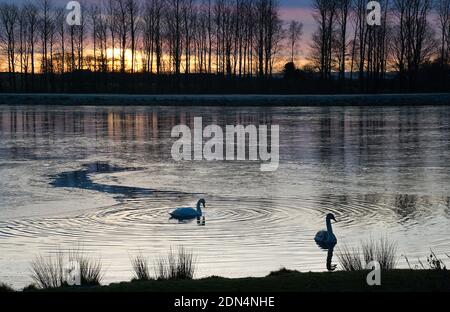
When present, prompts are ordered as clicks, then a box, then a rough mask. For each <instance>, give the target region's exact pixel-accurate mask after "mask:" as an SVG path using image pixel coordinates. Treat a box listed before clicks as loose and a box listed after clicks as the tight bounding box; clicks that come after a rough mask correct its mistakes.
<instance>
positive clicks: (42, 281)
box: [31, 251, 103, 289]
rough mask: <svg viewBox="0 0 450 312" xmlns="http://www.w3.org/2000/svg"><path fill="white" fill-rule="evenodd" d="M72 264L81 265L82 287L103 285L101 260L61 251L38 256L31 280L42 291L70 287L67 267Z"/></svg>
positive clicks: (77, 252) (32, 269)
mask: <svg viewBox="0 0 450 312" xmlns="http://www.w3.org/2000/svg"><path fill="white" fill-rule="evenodd" d="M71 262H76V263H77V264H78V265H79V269H80V272H79V273H80V276H79V277H80V283H81V285H80V286H98V285H100V284H101V280H102V278H103V267H102V263H101V261H100V260H93V259H90V258H87V257H86V256H84V255H83V254H82V253H81V252H79V251H69V253H68V255H67V256H66V255H64V254H63V253H62V252H61V251H59V252H57V253H56V255H53V256H52V255H50V256H47V257H44V256H37V257H36V258H35V259H34V260H33V261H32V262H31V278H32V279H33V281H34V285H35V287H37V288H41V289H51V288H59V287H68V286H69V285H68V283H67V281H66V272H65V269H66V268H65V266H66V265H67V264H69V263H71Z"/></svg>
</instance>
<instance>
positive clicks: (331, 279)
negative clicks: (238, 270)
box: [47, 270, 450, 293]
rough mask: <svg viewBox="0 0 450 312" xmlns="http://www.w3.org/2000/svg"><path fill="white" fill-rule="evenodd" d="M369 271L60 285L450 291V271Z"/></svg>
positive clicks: (182, 289) (142, 288) (131, 289)
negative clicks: (375, 277)
mask: <svg viewBox="0 0 450 312" xmlns="http://www.w3.org/2000/svg"><path fill="white" fill-rule="evenodd" d="M366 276H367V272H363V271H354V272H344V271H339V272H333V273H328V272H324V273H300V272H296V271H283V270H282V271H279V272H274V273H271V274H270V275H268V276H266V277H261V278H235V279H229V278H222V277H209V278H204V279H198V280H165V281H156V280H149V281H132V282H122V283H115V284H111V285H108V286H98V287H79V288H59V289H53V290H47V291H57V292H60V291H64V292H72V291H74V292H79V291H82V292H183V293H185V292H322V291H358V292H360V291H389V292H398V291H446V292H448V291H450V272H449V271H432V270H391V271H384V272H382V275H381V283H382V285H381V286H374V287H369V286H368V285H367V283H366Z"/></svg>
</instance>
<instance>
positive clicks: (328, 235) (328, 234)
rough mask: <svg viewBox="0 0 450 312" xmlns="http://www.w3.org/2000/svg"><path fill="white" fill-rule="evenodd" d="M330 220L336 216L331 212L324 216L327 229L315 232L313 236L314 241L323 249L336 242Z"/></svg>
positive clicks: (332, 245)
mask: <svg viewBox="0 0 450 312" xmlns="http://www.w3.org/2000/svg"><path fill="white" fill-rule="evenodd" d="M331 220H334V221H336V218H335V217H334V215H333V214H332V213H329V214H327V217H326V224H327V230H326V231H325V230H322V231H319V232H317V234H316V237H314V240H315V241H316V243H317V244H318V245H319V246H320V247H323V248H324V249H329V248H330V247H334V245H336V243H337V239H336V236H334V233H333V228H332V227H331Z"/></svg>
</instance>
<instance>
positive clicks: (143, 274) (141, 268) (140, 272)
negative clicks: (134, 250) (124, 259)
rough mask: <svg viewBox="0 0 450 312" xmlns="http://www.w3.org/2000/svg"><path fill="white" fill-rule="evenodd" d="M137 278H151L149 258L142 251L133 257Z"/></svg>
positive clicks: (144, 279)
mask: <svg viewBox="0 0 450 312" xmlns="http://www.w3.org/2000/svg"><path fill="white" fill-rule="evenodd" d="M131 264H132V266H133V271H134V276H135V278H134V279H135V280H138V281H148V280H150V279H151V277H150V271H149V268H148V267H149V266H148V260H147V258H145V257H144V256H143V255H142V254H141V253H139V254H138V255H137V256H136V257H135V258H133V259H131Z"/></svg>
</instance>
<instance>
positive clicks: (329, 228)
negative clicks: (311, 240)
mask: <svg viewBox="0 0 450 312" xmlns="http://www.w3.org/2000/svg"><path fill="white" fill-rule="evenodd" d="M327 231H328V233H331V234H333V228H332V227H331V220H330V219H327Z"/></svg>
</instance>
